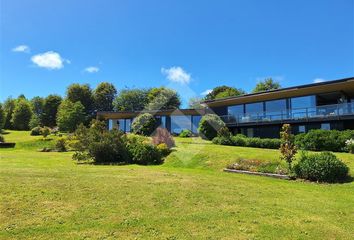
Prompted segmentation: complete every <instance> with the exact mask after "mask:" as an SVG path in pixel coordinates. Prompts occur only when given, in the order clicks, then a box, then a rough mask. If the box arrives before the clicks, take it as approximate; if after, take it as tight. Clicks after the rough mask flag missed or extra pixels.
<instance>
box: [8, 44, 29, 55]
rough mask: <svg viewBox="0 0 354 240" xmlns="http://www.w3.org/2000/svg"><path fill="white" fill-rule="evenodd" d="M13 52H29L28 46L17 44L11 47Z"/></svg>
mask: <svg viewBox="0 0 354 240" xmlns="http://www.w3.org/2000/svg"><path fill="white" fill-rule="evenodd" d="M12 51H13V52H24V53H29V52H30V48H29V46H27V45H19V46H17V47H14V48H13V49H12Z"/></svg>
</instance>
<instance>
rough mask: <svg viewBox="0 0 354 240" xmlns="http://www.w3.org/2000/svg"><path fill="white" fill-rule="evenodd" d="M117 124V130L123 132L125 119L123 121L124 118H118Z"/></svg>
mask: <svg viewBox="0 0 354 240" xmlns="http://www.w3.org/2000/svg"><path fill="white" fill-rule="evenodd" d="M117 124H118V126H119V130H120V131H122V132H124V131H125V121H124V119H118V121H117Z"/></svg>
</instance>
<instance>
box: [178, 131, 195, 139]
mask: <svg viewBox="0 0 354 240" xmlns="http://www.w3.org/2000/svg"><path fill="white" fill-rule="evenodd" d="M179 137H182V138H188V137H193V133H192V131H191V130H188V129H183V130H182V131H181V133H180V134H179Z"/></svg>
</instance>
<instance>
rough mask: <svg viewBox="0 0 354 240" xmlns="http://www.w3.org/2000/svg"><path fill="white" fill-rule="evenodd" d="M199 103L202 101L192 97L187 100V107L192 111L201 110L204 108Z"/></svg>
mask: <svg viewBox="0 0 354 240" xmlns="http://www.w3.org/2000/svg"><path fill="white" fill-rule="evenodd" d="M201 101H202V99H201V98H199V97H192V98H190V99H189V102H188V107H189V108H192V109H202V108H204V107H203V106H202V105H201V104H200V102H201Z"/></svg>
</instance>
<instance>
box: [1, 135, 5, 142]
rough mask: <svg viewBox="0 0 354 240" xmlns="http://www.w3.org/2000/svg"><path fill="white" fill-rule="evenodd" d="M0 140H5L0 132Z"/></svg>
mask: <svg viewBox="0 0 354 240" xmlns="http://www.w3.org/2000/svg"><path fill="white" fill-rule="evenodd" d="M0 142H5V138H4V136H3V135H2V134H0Z"/></svg>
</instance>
